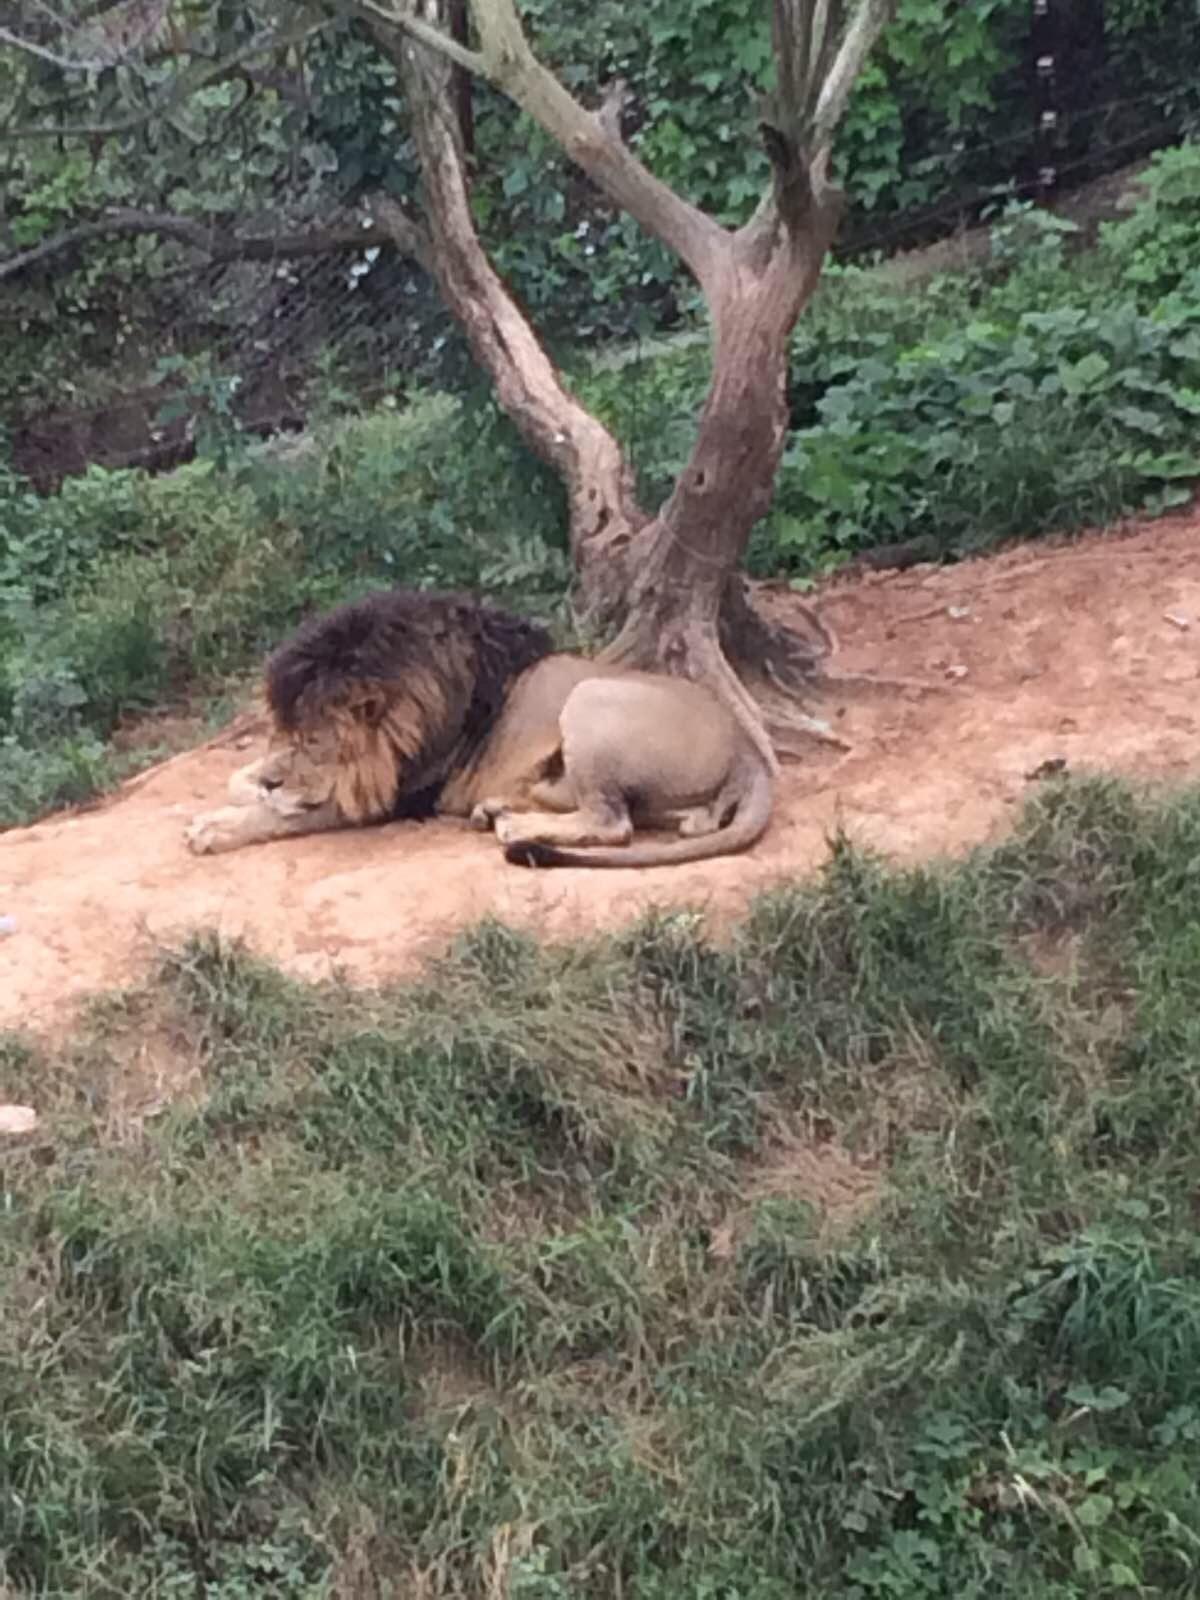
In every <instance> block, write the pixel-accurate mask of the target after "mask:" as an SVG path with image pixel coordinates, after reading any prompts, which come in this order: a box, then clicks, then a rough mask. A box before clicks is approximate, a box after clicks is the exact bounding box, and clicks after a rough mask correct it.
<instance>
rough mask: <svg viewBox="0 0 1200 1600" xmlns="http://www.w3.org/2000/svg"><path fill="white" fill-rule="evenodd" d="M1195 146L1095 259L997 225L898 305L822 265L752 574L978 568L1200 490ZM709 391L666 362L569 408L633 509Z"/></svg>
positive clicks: (597, 380)
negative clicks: (623, 484) (933, 561)
mask: <svg viewBox="0 0 1200 1600" xmlns="http://www.w3.org/2000/svg"><path fill="white" fill-rule="evenodd" d="M1198 154H1200V152H1198V151H1197V148H1196V147H1195V146H1184V147H1181V148H1180V149H1179V150H1175V151H1170V152H1162V153H1161V154H1160V156H1159V157H1157V158H1156V160H1155V162H1154V163H1153V164H1152V166H1151V168H1150V171H1149V174H1148V178H1147V187H1148V191H1149V195H1148V199H1147V201H1146V203H1145V204H1144V205H1143V206H1140V207H1139V208H1138V209H1137V210H1136V211H1135V212H1134V214H1133V215H1132V216H1131V217H1130V218H1129V219H1127V220H1126V221H1123V222H1121V223H1119V224H1115V225H1114V226H1113V227H1112V228H1111V229H1110V230H1109V231H1108V232H1107V233H1106V235H1105V238H1104V242H1103V246H1102V248H1101V249H1100V250H1098V251H1096V252H1093V253H1089V254H1084V255H1079V254H1075V255H1068V248H1069V245H1070V243H1071V236H1072V233H1073V229H1071V227H1070V225H1069V224H1067V223H1064V222H1062V221H1060V220H1059V219H1057V218H1054V217H1049V216H1046V215H1045V214H1044V213H1041V212H1037V211H1034V210H1032V209H1030V208H1027V207H1013V208H1010V210H1009V212H1008V213H1007V216H1006V220H1005V221H1004V222H1003V224H1002V225H1001V226H999V227H998V228H997V229H996V236H995V242H994V248H993V264H992V266H991V267H990V268H989V269H988V270H987V271H986V272H983V273H964V274H947V275H945V276H943V277H942V278H940V279H935V280H933V281H931V282H930V283H928V284H926V285H924V286H923V287H922V290H921V293H920V294H919V296H918V295H916V294H909V293H905V292H904V291H903V289H901V288H897V287H896V286H894V285H893V284H891V283H890V282H889V281H888V279H887V278H886V276H885V277H882V278H881V277H880V276H879V275H878V274H877V273H874V272H867V271H862V270H860V269H853V268H846V269H841V270H838V269H836V268H835V269H832V270H831V271H830V272H829V273H828V274H827V277H826V281H825V283H824V284H823V286H822V288H821V290H820V292H819V293H818V295H817V297H816V299H815V300H814V302H813V304H812V305H811V307H810V308H809V310H808V312H807V313H806V314H805V316H804V318H803V319H802V321H801V323H800V325H799V327H798V329H797V331H796V335H795V340H794V346H793V360H792V368H793V378H792V414H793V421H794V422H795V424H796V427H795V430H794V431H793V433H792V434H791V436H790V439H789V442H788V445H787V449H786V451H785V454H784V457H783V461H782V464H781V467H780V471H779V476H778V480H777V486H776V494H775V501H774V505H773V507H772V510H771V513H770V516H769V517H768V518H767V519H766V520H765V521H764V523H763V524H762V525H761V526H760V527H759V529H758V530H757V531H756V533H755V534H754V536H753V540H752V545H751V552H750V562H751V567H752V570H754V571H756V572H758V573H760V574H763V575H774V574H778V573H780V572H781V571H783V572H791V573H794V574H795V575H796V576H798V577H807V576H809V575H811V574H812V573H813V572H814V571H821V570H824V569H827V568H829V567H832V566H836V565H837V564H838V563H839V562H841V561H843V560H844V559H845V558H846V557H847V556H849V555H852V554H853V553H854V552H856V551H858V550H861V549H863V548H867V547H870V546H873V545H878V544H887V543H891V542H895V541H901V540H907V539H910V538H913V537H915V536H917V535H922V536H925V537H926V538H927V539H928V541H929V544H930V548H931V551H932V552H935V553H937V552H940V553H943V554H947V555H958V554H964V553H968V552H975V551H978V550H980V549H983V548H985V547H987V546H988V545H991V544H994V543H996V542H997V541H999V540H1002V539H1006V538H1010V537H1020V536H1027V535H1030V534H1036V533H1038V532H1041V531H1046V530H1049V529H1065V528H1072V527H1082V526H1087V525H1102V524H1103V523H1104V522H1105V521H1107V520H1109V519H1111V518H1113V517H1115V516H1117V515H1119V514H1121V513H1124V512H1127V511H1132V510H1135V509H1142V510H1150V511H1156V510H1162V509H1166V508H1168V507H1170V506H1172V505H1177V504H1181V503H1183V502H1184V501H1185V500H1187V498H1188V496H1189V493H1190V484H1191V482H1192V481H1194V480H1195V479H1196V478H1198V477H1200V454H1198V453H1197V451H1196V448H1195V433H1196V428H1195V422H1196V417H1197V414H1198V412H1200V399H1198V397H1197V391H1196V382H1195V378H1196V371H1197V361H1198V360H1200V292H1198V291H1200V276H1198V274H1197V268H1196V265H1195V263H1196V261H1197V260H1198V259H1200V200H1198V198H1197V191H1196V173H1197V171H1198V170H1200V168H1198V165H1197V158H1198ZM707 379H708V367H707V357H706V352H705V351H704V350H703V348H701V347H696V346H691V345H689V346H683V347H681V348H679V349H677V350H674V351H671V352H669V353H666V354H661V353H658V352H651V353H649V354H648V355H647V356H646V357H645V358H644V359H642V360H639V361H635V362H631V363H629V364H628V365H626V366H624V367H622V368H619V369H615V370H603V369H600V370H597V371H596V372H595V373H593V374H592V375H590V376H589V377H588V378H587V379H586V380H585V381H584V382H583V383H582V385H581V392H582V393H583V395H584V397H585V398H586V400H587V401H588V403H589V404H591V405H593V406H594V407H595V408H596V410H597V411H598V413H599V414H600V415H601V416H602V417H603V418H604V419H605V421H607V422H608V423H609V424H610V426H612V427H613V428H614V429H615V430H616V431H617V433H618V434H619V436H620V437H621V438H622V439H623V440H624V441H625V442H626V444H627V448H628V449H629V451H630V454H631V456H632V458H633V460H634V462H635V464H636V466H637V468H638V474H639V481H640V486H641V490H642V493H643V495H644V497H645V499H646V502H647V503H648V504H651V505H654V504H658V503H660V501H661V500H662V498H663V497H665V495H666V494H667V493H668V492H669V490H670V487H671V485H672V483H673V482H674V480H675V477H676V475H677V474H678V472H679V471H680V469H681V468H682V466H683V464H684V462H685V461H686V459H687V456H688V452H689V451H690V449H691V445H692V442H693V439H694V436H695V427H696V419H697V418H698V416H699V412H700V407H701V404H702V401H703V395H704V389H705V385H706V383H707Z"/></svg>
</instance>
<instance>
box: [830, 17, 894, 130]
mask: <svg viewBox="0 0 1200 1600" xmlns="http://www.w3.org/2000/svg"><path fill="white" fill-rule="evenodd" d="M894 5H895V0H860V4H859V7H858V10H857V11H856V12H855V14H854V17H853V19H852V20H851V23H850V26H849V28H848V29H847V30H846V34H845V37H844V38H843V39H842V42H841V45H840V46H839V47H838V53H837V55H836V56H835V57H834V61H833V65H832V66H831V67H830V69H829V72H828V74H827V75H826V77H825V81H824V82H823V83H822V85H821V92H820V95H819V97H818V99H817V107H816V111H815V113H814V115H813V143H814V145H815V146H816V148H817V149H818V150H820V149H823V148H827V147H828V146H829V145H830V144H831V143H832V140H833V135H834V132H835V130H836V129H837V125H838V123H839V122H840V121H841V120H842V117H843V115H844V114H845V110H846V105H847V102H848V101H849V99H850V91H851V89H853V87H854V82H855V79H856V78H857V77H858V75H859V73H860V72H861V71H862V69H863V65H864V63H865V62H866V59H867V57H868V56H869V55H870V53H871V50H872V48H873V47H874V44H875V41H876V40H877V39H878V38H879V35H880V34H881V33H882V32H883V30H884V28H885V27H886V26H887V23H888V19H889V18H890V17H891V14H892V11H893V9H894Z"/></svg>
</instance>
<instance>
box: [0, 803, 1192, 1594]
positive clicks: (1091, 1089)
mask: <svg viewBox="0 0 1200 1600" xmlns="http://www.w3.org/2000/svg"><path fill="white" fill-rule="evenodd" d="M1197 862H1200V790H1192V791H1188V792H1185V793H1183V794H1181V795H1178V796H1175V797H1173V798H1168V799H1153V798H1146V797H1139V796H1138V795H1136V794H1134V793H1132V792H1131V791H1130V790H1128V789H1126V788H1124V787H1122V786H1119V785H1117V784H1112V783H1107V782H1099V781H1089V782H1071V783H1064V784H1055V785H1052V786H1048V787H1047V788H1046V789H1045V790H1044V791H1043V792H1042V793H1041V795H1040V796H1039V798H1038V799H1037V800H1036V802H1035V803H1034V804H1033V805H1032V806H1031V807H1030V808H1029V810H1028V812H1027V814H1026V816H1025V818H1024V820H1023V822H1022V824H1021V826H1020V829H1019V831H1018V833H1017V835H1016V836H1015V838H1014V839H1013V841H1012V842H1011V843H1009V844H1006V845H1004V846H1003V847H1001V848H998V849H993V850H991V851H988V852H981V853H979V854H977V855H975V856H973V857H972V858H971V859H969V860H968V861H966V862H964V863H961V864H957V865H954V866H948V867H937V868H928V869H922V870H909V871H904V872H893V871H890V870H888V869H885V868H884V867H883V866H882V865H881V864H880V863H878V862H877V861H875V860H873V859H872V858H870V857H869V856H865V855H863V854H861V853H859V852H857V851H855V850H853V849H851V848H850V847H849V846H848V845H847V844H846V843H845V842H844V841H835V843H834V848H833V850H832V852H831V856H830V860H829V864H828V866H827V868H826V869H825V871H824V873H823V874H822V876H821V877H820V878H819V879H818V880H817V881H815V882H814V883H812V884H809V885H803V886H797V887H794V888H791V889H789V890H787V891H786V892H781V893H779V894H776V895H774V896H772V897H770V898H769V899H767V900H765V901H763V902H761V903H759V905H758V906H757V907H756V909H755V910H754V912H753V914H752V915H751V917H750V918H749V920H748V921H747V923H746V924H745V925H744V927H743V928H742V929H741V930H740V931H739V933H738V934H737V936H736V938H735V939H734V940H733V942H732V943H731V944H728V945H723V946H715V945H713V944H712V943H710V942H708V941H707V940H706V939H705V938H704V937H703V935H702V932H701V930H700V928H699V925H698V923H697V921H696V920H695V919H694V918H692V917H690V916H686V915H671V916H659V917H656V918H652V919H650V920H648V921H645V922H643V923H641V924H640V925H638V926H637V927H636V928H634V929H633V930H632V931H630V932H628V933H626V934H624V935H623V936H621V937H618V938H609V939H603V940H596V941H594V942H592V943H590V944H587V945H583V946H576V947H562V948H541V947H539V946H538V945H537V944H535V943H534V942H532V941H531V940H528V939H526V938H524V937H521V936H518V935H517V934H515V933H513V932H511V931H509V930H506V929H505V928H503V927H500V926H496V925H485V926H483V927H481V928H479V929H477V930H476V931H475V932H474V933H472V934H471V935H470V936H469V937H466V938H464V939H463V940H462V941H461V942H460V943H459V944H458V945H457V946H456V947H455V949H454V950H453V951H452V952H451V953H450V954H449V956H448V957H447V959H446V960H445V961H444V962H443V963H441V964H440V965H439V966H437V967H436V968H434V969H433V970H432V971H431V972H430V974H429V976H428V978H427V979H426V980H425V981H424V982H423V983H421V984H420V985H418V986H411V985H410V986H401V987H396V988H392V989H388V990H385V991H383V992H378V993H371V994H369V995H364V994H353V993H350V992H348V991H346V990H343V989H342V988H340V987H338V986H336V985H329V986H325V987H319V988H312V987H306V986H304V985H301V984H299V983H294V982H291V981H289V980H287V979H285V978H284V977H282V976H281V975H279V974H278V973H277V972H275V971H273V970H272V969H270V968H269V967H267V966H264V965H263V964H261V963H259V962H257V961H255V960H252V959H251V958H250V957H249V956H247V955H246V954H245V953H244V952H242V951H239V950H237V949H233V948H228V947H225V946H222V945H220V944H218V943H216V942H213V941H211V940H204V939H202V940H197V941H196V942H193V943H192V944H190V945H188V946H187V947H186V948H185V949H183V950H181V951H180V952H179V953H178V954H177V955H175V956H174V957H172V958H171V959H170V960H169V961H167V962H166V964H165V965H164V967H163V968H162V970H161V972H160V973H159V974H158V975H157V977H156V978H155V979H154V980H153V981H152V982H151V983H149V984H148V985H147V986H146V988H145V989H143V990H139V991H136V992H130V993H127V994H124V995H118V996H115V997H113V998H111V999H109V1000H107V1001H105V1002H104V1003H103V1004H102V1005H99V1006H98V1007H97V1009H96V1011H95V1014H94V1016H93V1018H92V1020H91V1022H90V1024H89V1025H88V1026H87V1028H85V1029H84V1031H83V1032H81V1033H80V1034H79V1035H78V1036H77V1037H76V1038H75V1039H74V1040H73V1041H71V1042H70V1043H68V1044H65V1045H63V1046H61V1047H59V1048H57V1049H42V1048H40V1047H35V1046H33V1045H29V1044H25V1043H22V1042H21V1041H19V1040H17V1039H15V1038H13V1039H9V1040H8V1041H6V1042H5V1043H3V1044H2V1045H0V1099H3V1098H15V1099H17V1100H21V1101H29V1102H32V1103H34V1104H36V1105H38V1106H39V1107H40V1108H41V1110H42V1112H43V1115H44V1117H45V1126H46V1129H47V1132H46V1135H45V1138H44V1140H43V1141H42V1142H41V1143H39V1144H37V1145H36V1146H35V1147H33V1148H24V1149H21V1148H14V1147H13V1146H12V1145H11V1144H10V1146H9V1147H7V1148H5V1149H3V1150H0V1163H2V1166H0V1172H2V1174H3V1209H2V1212H0V1214H2V1216H3V1219H4V1221H3V1232H2V1233H0V1296H2V1300H0V1550H2V1551H3V1557H2V1561H0V1579H3V1580H4V1581H6V1582H7V1584H8V1585H9V1588H10V1590H11V1591H13V1592H15V1593H18V1594H37V1595H68V1594H69V1595H72V1596H93V1595H94V1596H109V1595H114V1596H115V1595H119V1594H129V1593H133V1594H138V1595H141V1594H146V1595H164V1596H165V1595H174V1594H187V1595H193V1594H203V1595H205V1596H209V1597H217V1600H232V1597H235V1596H237V1597H240V1596H243V1595H249V1594H256V1595H257V1594H267V1595H278V1596H319V1595H330V1596H333V1595H395V1596H404V1597H406V1600H407V1597H410V1596H412V1597H422V1596H427V1597H443V1596H445V1597H449V1596H463V1597H468V1596H469V1597H479V1600H485V1597H486V1600H490V1597H492V1596H495V1595H505V1596H513V1597H523V1600H568V1597H569V1600H588V1597H592V1596H596V1597H606V1600H607V1597H609V1596H615V1595H624V1596H637V1597H641V1600H668V1597H669V1600H676V1597H682V1596H704V1597H711V1600H776V1597H779V1600H784V1597H787V1600H793V1597H795V1596H822V1597H825V1596H828V1597H831V1600H832V1597H843V1596H845V1597H860V1600H873V1597H876V1596H879V1597H901V1600H908V1597H912V1600H924V1597H933V1596H937V1597H942V1596H944V1597H946V1600H958V1597H962V1596H980V1597H983V1596H997V1597H1001V1596H1003V1597H1007V1596H1016V1595H1020V1596H1023V1597H1024V1596H1029V1597H1032V1600H1042V1597H1045V1600H1050V1597H1054V1600H1068V1597H1069V1600H1075V1597H1080V1600H1082V1597H1084V1596H1089V1597H1090V1596H1093V1595H1150V1594H1153V1595H1160V1596H1179V1597H1182V1596H1186V1595H1192V1594H1194V1593H1195V1592H1196V1583H1197V1577H1196V1574H1197V1571H1200V1487H1198V1485H1200V1247H1198V1246H1197V1243H1196V1235H1195V1202H1196V1158H1195V1129H1196V1126H1197V1113H1198V1111H1200V1071H1198V1066H1200V1020H1198V1019H1200V959H1198V958H1200V920H1198V919H1197V916H1196V911H1195V907H1196V902H1197V894H1196V891H1197V886H1198V883H1200V869H1198V868H1197V865H1196V864H1197ZM142 1047H150V1048H151V1052H152V1054H153V1055H154V1057H155V1059H160V1060H164V1059H170V1058H172V1057H174V1058H177V1059H178V1060H179V1061H180V1062H182V1063H185V1064H193V1065H195V1066H196V1067H198V1069H199V1073H200V1082H199V1084H198V1085H194V1086H193V1092H191V1093H190V1094H188V1095H185V1096H182V1097H181V1098H180V1099H179V1100H178V1101H177V1103H176V1104H174V1106H173V1107H172V1108H170V1109H168V1110H166V1111H165V1112H164V1113H163V1114H162V1115H160V1116H158V1117H155V1118H152V1119H150V1120H145V1121H143V1120H141V1119H139V1118H138V1117H137V1116H136V1115H134V1112H133V1110H131V1107H130V1103H129V1094H130V1091H129V1088H128V1080H127V1077H126V1075H125V1074H124V1071H123V1069H122V1066H121V1063H122V1062H123V1061H126V1060H128V1059H129V1057H130V1055H131V1053H132V1052H133V1051H134V1050H135V1048H136V1049H140V1048H142Z"/></svg>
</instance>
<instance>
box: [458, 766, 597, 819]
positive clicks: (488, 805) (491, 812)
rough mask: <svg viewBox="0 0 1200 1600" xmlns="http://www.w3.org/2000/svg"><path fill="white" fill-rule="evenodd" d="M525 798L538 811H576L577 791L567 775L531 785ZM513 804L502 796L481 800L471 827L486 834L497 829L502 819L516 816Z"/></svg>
mask: <svg viewBox="0 0 1200 1600" xmlns="http://www.w3.org/2000/svg"><path fill="white" fill-rule="evenodd" d="M525 798H526V800H527V803H528V804H530V805H533V806H536V808H537V810H538V811H549V812H559V813H561V812H568V811H574V810H575V803H576V802H575V789H574V786H573V785H572V784H571V783H570V781H569V780H568V778H567V777H566V774H565V773H561V774H560V775H559V776H558V777H557V778H541V779H539V780H538V781H537V782H536V783H534V784H533V785H531V787H530V788H529V790H528V794H527V796H526V797H525ZM513 804H514V802H513V801H511V800H505V799H504V798H503V797H502V796H500V795H493V796H491V797H490V798H489V799H487V800H481V801H480V802H479V804H478V805H477V806H475V807H474V809H473V810H472V812H471V817H470V823H471V826H472V827H473V828H478V829H479V830H480V831H481V832H483V833H486V832H487V831H488V830H489V829H490V828H493V827H495V825H496V823H497V822H498V821H499V819H500V818H501V817H504V816H510V815H514V814H515V813H514V811H513Z"/></svg>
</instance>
